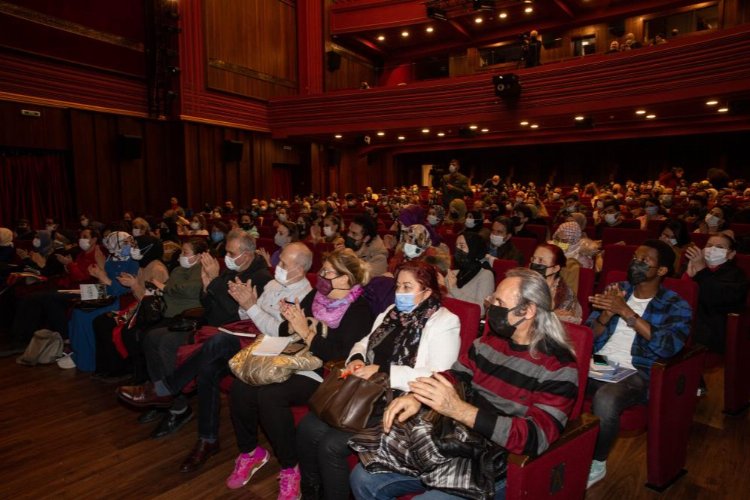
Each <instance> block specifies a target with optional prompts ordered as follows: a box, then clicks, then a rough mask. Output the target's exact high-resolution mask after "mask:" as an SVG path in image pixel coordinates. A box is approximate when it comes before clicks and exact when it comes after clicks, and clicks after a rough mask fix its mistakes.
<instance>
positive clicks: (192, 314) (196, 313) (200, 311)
mask: <svg viewBox="0 0 750 500" xmlns="http://www.w3.org/2000/svg"><path fill="white" fill-rule="evenodd" d="M205 314H206V310H205V309H204V308H202V307H193V308H191V309H185V310H184V311H182V312H181V313H180V316H182V317H183V318H189V319H202V318H203V316H205Z"/></svg>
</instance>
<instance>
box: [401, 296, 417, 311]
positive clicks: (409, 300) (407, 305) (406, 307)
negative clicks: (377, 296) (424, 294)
mask: <svg viewBox="0 0 750 500" xmlns="http://www.w3.org/2000/svg"><path fill="white" fill-rule="evenodd" d="M414 295H415V294H413V293H397V294H396V309H397V310H398V312H407V313H408V312H412V311H413V310H414V307H415V304H414Z"/></svg>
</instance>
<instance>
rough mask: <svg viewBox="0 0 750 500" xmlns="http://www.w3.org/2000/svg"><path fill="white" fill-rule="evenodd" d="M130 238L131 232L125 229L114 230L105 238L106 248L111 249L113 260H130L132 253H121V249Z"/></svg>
mask: <svg viewBox="0 0 750 500" xmlns="http://www.w3.org/2000/svg"><path fill="white" fill-rule="evenodd" d="M130 238H131V236H130V234H128V233H126V232H125V231H113V232H111V233H109V234H108V235H107V237H106V238H104V248H106V249H107V251H109V253H110V256H111V257H112V260H128V259H129V258H130V255H128V256H123V255H121V254H120V249H122V247H123V245H124V244H125V242H126V241H127V240H129V239H130Z"/></svg>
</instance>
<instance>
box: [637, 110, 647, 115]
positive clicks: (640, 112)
mask: <svg viewBox="0 0 750 500" xmlns="http://www.w3.org/2000/svg"><path fill="white" fill-rule="evenodd" d="M635 114H636V115H645V114H646V110H645V109H639V110H638V111H636V112H635Z"/></svg>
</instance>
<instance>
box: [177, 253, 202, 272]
mask: <svg viewBox="0 0 750 500" xmlns="http://www.w3.org/2000/svg"><path fill="white" fill-rule="evenodd" d="M193 257H194V256H190V257H188V256H187V255H180V259H179V260H180V265H181V266H182V267H184V268H185V269H190V268H191V267H193V266H194V265H195V264H196V263H197V262H198V259H196V260H195V262H193V263H190V259H192V258H193Z"/></svg>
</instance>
